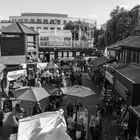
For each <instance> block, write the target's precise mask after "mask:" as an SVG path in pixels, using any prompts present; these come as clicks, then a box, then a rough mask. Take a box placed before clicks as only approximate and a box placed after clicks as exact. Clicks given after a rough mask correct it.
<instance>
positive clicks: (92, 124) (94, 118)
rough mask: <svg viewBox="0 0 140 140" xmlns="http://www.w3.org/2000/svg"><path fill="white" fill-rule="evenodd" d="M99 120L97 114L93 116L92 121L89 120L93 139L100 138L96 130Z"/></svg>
mask: <svg viewBox="0 0 140 140" xmlns="http://www.w3.org/2000/svg"><path fill="white" fill-rule="evenodd" d="M97 124H98V122H97V119H96V117H95V116H91V118H90V122H89V127H90V133H91V136H92V140H98V139H97V138H98V132H97V131H96V126H97Z"/></svg>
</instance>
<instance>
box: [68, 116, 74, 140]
mask: <svg viewBox="0 0 140 140" xmlns="http://www.w3.org/2000/svg"><path fill="white" fill-rule="evenodd" d="M67 128H68V129H67V132H68V134H69V136H70V137H71V139H72V140H75V139H76V133H75V132H76V128H75V118H74V117H73V113H69V115H68V117H67Z"/></svg>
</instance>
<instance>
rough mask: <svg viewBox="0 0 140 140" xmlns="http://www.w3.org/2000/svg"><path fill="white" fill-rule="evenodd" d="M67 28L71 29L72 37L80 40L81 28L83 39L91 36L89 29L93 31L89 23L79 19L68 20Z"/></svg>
mask: <svg viewBox="0 0 140 140" xmlns="http://www.w3.org/2000/svg"><path fill="white" fill-rule="evenodd" d="M64 29H65V30H70V31H71V33H72V39H73V40H79V29H80V30H81V36H80V39H81V40H84V41H85V40H88V36H89V32H88V31H89V30H90V31H91V27H90V26H89V25H88V23H85V22H82V21H80V20H79V21H77V22H72V21H70V22H68V23H67V24H66V25H65V27H64Z"/></svg>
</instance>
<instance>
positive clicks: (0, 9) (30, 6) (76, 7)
mask: <svg viewBox="0 0 140 140" xmlns="http://www.w3.org/2000/svg"><path fill="white" fill-rule="evenodd" d="M135 5H140V0H0V19H8V18H9V16H20V14H21V13H27V12H28V13H58V14H68V16H69V17H76V18H87V19H95V20H97V26H100V25H101V24H103V23H105V22H106V21H107V20H108V19H109V14H110V12H111V11H112V10H113V9H114V8H116V6H120V7H124V8H125V9H127V10H130V9H131V8H133V7H134V6H135Z"/></svg>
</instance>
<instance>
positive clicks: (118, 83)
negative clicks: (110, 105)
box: [110, 64, 140, 140]
mask: <svg viewBox="0 0 140 140" xmlns="http://www.w3.org/2000/svg"><path fill="white" fill-rule="evenodd" d="M110 67H111V68H112V71H114V92H115V94H118V95H119V96H120V98H121V99H122V101H123V102H122V103H123V104H122V105H121V106H122V107H123V106H125V108H124V107H123V108H122V107H121V110H122V109H124V110H125V111H123V112H121V116H120V124H121V125H122V124H124V122H125V124H128V126H127V129H128V131H127V133H128V135H127V138H128V139H129V140H131V139H132V138H133V137H134V136H135V135H136V134H135V132H136V125H135V124H136V117H135V116H134V114H132V113H131V112H129V107H130V106H137V105H139V104H140V95H139V91H140V74H139V72H140V67H136V66H134V65H132V64H123V65H122V64H114V65H113V64H112V65H111V66H110ZM126 118H127V119H126ZM127 121H128V122H127Z"/></svg>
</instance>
